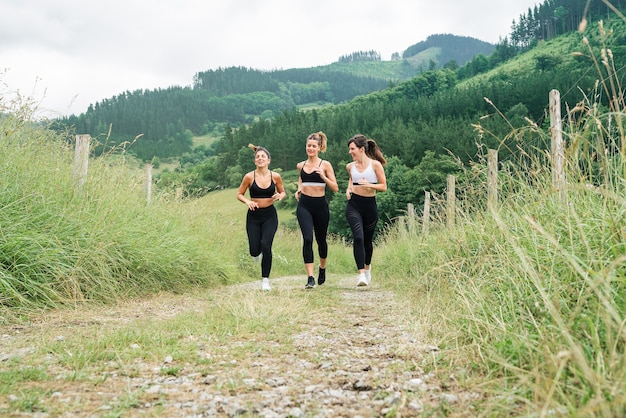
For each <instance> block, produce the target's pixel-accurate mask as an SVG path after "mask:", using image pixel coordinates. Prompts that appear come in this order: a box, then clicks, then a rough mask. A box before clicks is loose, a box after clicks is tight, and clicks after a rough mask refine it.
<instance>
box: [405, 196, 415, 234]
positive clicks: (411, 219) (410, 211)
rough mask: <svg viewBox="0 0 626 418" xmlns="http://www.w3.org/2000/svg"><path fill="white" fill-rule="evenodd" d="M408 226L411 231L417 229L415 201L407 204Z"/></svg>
mask: <svg viewBox="0 0 626 418" xmlns="http://www.w3.org/2000/svg"><path fill="white" fill-rule="evenodd" d="M406 216H407V220H406V223H407V227H408V229H409V231H410V232H414V231H415V206H414V205H413V203H409V204H408V205H406Z"/></svg>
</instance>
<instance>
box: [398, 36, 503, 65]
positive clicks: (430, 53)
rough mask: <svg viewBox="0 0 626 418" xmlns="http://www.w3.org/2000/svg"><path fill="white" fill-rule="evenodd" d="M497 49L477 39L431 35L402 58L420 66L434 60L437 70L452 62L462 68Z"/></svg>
mask: <svg viewBox="0 0 626 418" xmlns="http://www.w3.org/2000/svg"><path fill="white" fill-rule="evenodd" d="M495 49H496V45H494V44H490V43H489V42H485V41H481V40H479V39H476V38H471V37H468V36H456V35H449V34H438V35H430V36H429V37H428V38H426V40H425V41H422V42H418V43H416V44H415V45H412V46H410V47H408V48H407V49H406V50H405V51H404V53H403V54H402V58H404V59H406V60H408V61H409V62H411V63H412V64H413V65H416V64H417V65H418V66H419V65H423V63H424V62H428V61H429V60H432V61H434V62H435V63H436V64H437V66H436V68H440V67H443V66H444V65H446V64H448V63H450V62H455V63H456V65H457V66H459V67H462V66H463V65H465V64H466V63H467V62H468V61H470V60H471V59H472V58H474V57H475V56H476V55H478V54H483V55H484V56H489V55H491V53H492V52H493V51H495Z"/></svg>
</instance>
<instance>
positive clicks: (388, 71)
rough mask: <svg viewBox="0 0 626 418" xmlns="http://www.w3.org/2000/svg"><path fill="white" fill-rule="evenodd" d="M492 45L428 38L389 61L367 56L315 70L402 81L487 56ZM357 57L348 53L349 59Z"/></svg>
mask: <svg viewBox="0 0 626 418" xmlns="http://www.w3.org/2000/svg"><path fill="white" fill-rule="evenodd" d="M495 50H496V45H494V44H490V43H488V42H484V41H481V40H478V39H475V38H470V37H467V36H457V35H450V34H440V35H431V36H429V37H428V38H426V40H425V41H421V42H418V43H416V44H414V45H411V46H409V47H408V48H407V49H406V50H405V51H404V52H403V53H402V56H401V57H400V56H399V55H398V57H396V58H395V59H391V60H389V61H382V60H380V61H374V60H371V59H369V54H364V55H365V57H366V59H364V60H362V61H359V60H352V61H350V62H345V61H343V60H341V59H340V60H338V61H336V62H334V63H332V64H329V65H325V66H320V67H315V69H317V70H319V71H322V72H344V73H348V74H351V75H355V76H359V77H371V78H381V79H384V80H389V81H394V82H396V81H405V80H408V79H410V78H412V77H414V76H416V75H417V74H419V73H421V72H423V71H426V70H432V69H438V68H442V67H444V66H446V65H450V64H451V63H454V64H455V65H454V66H455V67H462V66H463V65H465V64H466V63H467V62H469V61H470V60H471V59H472V58H474V57H476V56H477V55H479V54H482V55H484V56H488V55H490V54H491V53H492V52H493V51H495ZM354 55H357V53H352V54H351V56H354Z"/></svg>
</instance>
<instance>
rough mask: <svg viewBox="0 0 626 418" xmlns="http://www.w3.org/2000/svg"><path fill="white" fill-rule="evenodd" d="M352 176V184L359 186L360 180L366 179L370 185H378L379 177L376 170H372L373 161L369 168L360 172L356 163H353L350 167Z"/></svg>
mask: <svg viewBox="0 0 626 418" xmlns="http://www.w3.org/2000/svg"><path fill="white" fill-rule="evenodd" d="M350 176H351V177H352V184H358V182H359V180H361V179H362V178H364V177H365V180H367V181H368V182H370V183H372V184H373V183H378V177H376V173H375V172H374V168H372V160H370V163H369V165H368V166H367V168H366V169H365V170H364V171H363V172H360V171H358V170H357V169H356V163H352V165H351V166H350Z"/></svg>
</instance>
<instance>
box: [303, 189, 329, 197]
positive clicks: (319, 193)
mask: <svg viewBox="0 0 626 418" xmlns="http://www.w3.org/2000/svg"><path fill="white" fill-rule="evenodd" d="M302 194H303V195H306V196H309V197H323V196H325V195H326V192H325V190H324V188H323V187H316V186H302Z"/></svg>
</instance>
